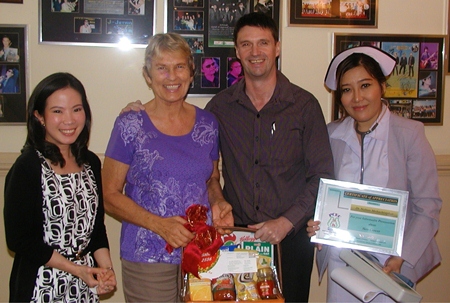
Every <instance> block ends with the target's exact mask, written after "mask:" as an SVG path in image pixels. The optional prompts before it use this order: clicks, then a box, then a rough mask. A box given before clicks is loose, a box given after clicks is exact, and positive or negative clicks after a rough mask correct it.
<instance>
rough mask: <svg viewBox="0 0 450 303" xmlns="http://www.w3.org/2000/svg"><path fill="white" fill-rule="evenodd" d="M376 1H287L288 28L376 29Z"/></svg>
mask: <svg viewBox="0 0 450 303" xmlns="http://www.w3.org/2000/svg"><path fill="white" fill-rule="evenodd" d="M377 11H378V0H360V1H357V2H356V1H355V2H350V1H342V0H325V1H324V0H289V26H311V27H377Z"/></svg>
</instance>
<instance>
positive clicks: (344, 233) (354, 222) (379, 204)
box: [311, 178, 409, 256]
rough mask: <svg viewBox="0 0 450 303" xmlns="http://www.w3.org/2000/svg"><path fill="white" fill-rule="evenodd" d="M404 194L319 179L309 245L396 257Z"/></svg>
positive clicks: (400, 244)
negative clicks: (316, 224)
mask: <svg viewBox="0 0 450 303" xmlns="http://www.w3.org/2000/svg"><path fill="white" fill-rule="evenodd" d="M408 196H409V193H408V191H404V190H398V189H390V188H384V187H378V186H371V185H365V184H359V183H352V182H344V181H337V180H331V179H324V178H321V179H320V181H319V190H318V194H317V201H316V210H315V212H314V221H320V222H321V224H320V229H319V230H317V231H316V234H315V235H314V236H312V237H311V242H315V243H321V244H327V245H332V246H336V247H342V248H351V249H358V250H363V251H369V252H378V253H384V254H388V255H393V256H400V255H401V252H402V246H403V233H404V230H405V218H406V208H407V203H408Z"/></svg>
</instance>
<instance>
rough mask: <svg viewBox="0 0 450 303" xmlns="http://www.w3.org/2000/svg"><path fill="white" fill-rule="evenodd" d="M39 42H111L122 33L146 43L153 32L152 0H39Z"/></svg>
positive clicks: (112, 43) (135, 41)
mask: <svg viewBox="0 0 450 303" xmlns="http://www.w3.org/2000/svg"><path fill="white" fill-rule="evenodd" d="M39 9H40V27H41V28H40V42H41V43H55V44H84V45H86V44H88V45H89V44H90V45H98V46H100V45H102V46H114V45H115V44H116V43H119V42H120V39H121V38H123V37H126V38H127V39H128V41H129V43H130V44H133V45H139V44H140V45H142V47H145V45H147V41H148V38H149V37H151V36H152V35H153V34H154V10H155V5H154V0H122V1H92V0H40V7H39Z"/></svg>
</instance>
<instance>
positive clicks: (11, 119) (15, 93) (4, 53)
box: [0, 24, 28, 124]
mask: <svg viewBox="0 0 450 303" xmlns="http://www.w3.org/2000/svg"><path fill="white" fill-rule="evenodd" d="M0 38H1V40H2V42H1V45H0V124H23V123H25V121H26V103H27V95H28V93H27V90H28V86H27V84H28V78H27V72H28V70H27V55H28V54H27V49H28V44H27V41H28V39H27V27H26V25H8V24H0Z"/></svg>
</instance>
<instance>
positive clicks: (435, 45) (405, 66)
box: [332, 33, 445, 125]
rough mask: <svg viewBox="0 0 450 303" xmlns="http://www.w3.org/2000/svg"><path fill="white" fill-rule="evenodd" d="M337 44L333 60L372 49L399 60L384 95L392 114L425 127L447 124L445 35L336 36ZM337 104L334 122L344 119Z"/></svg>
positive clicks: (335, 44)
mask: <svg viewBox="0 0 450 303" xmlns="http://www.w3.org/2000/svg"><path fill="white" fill-rule="evenodd" d="M333 40H334V43H333V48H334V51H333V56H334V55H336V54H338V53H340V52H341V51H343V50H345V49H347V48H351V47H355V46H360V45H370V46H374V47H378V48H380V49H382V50H384V51H386V52H387V53H389V54H391V55H393V56H394V57H397V58H398V59H397V62H398V64H397V65H396V66H395V67H394V70H393V71H392V74H391V75H390V76H388V78H387V88H386V92H385V94H384V99H386V100H387V101H388V102H389V107H390V110H391V112H393V113H394V114H397V115H399V116H403V117H405V118H408V119H413V120H417V121H420V122H422V123H424V124H425V125H442V124H443V121H442V117H443V100H444V96H445V95H444V41H445V36H444V35H434V36H433V35H429V36H428V35H427V36H425V35H393V34H388V35H383V34H349V33H334V37H333ZM425 49H427V51H425ZM427 56H429V57H430V58H428V59H427V60H425V57H427ZM410 57H412V58H411V59H410ZM421 59H422V60H421ZM409 62H412V64H409ZM424 64H425V65H424ZM335 104H336V102H335V100H334V96H333V110H332V115H333V116H332V119H333V120H336V119H338V118H339V117H340V113H339V108H338V107H336V106H334V105H335Z"/></svg>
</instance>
